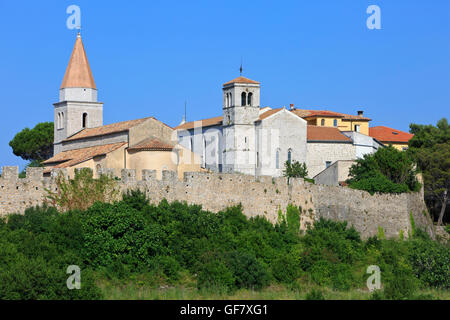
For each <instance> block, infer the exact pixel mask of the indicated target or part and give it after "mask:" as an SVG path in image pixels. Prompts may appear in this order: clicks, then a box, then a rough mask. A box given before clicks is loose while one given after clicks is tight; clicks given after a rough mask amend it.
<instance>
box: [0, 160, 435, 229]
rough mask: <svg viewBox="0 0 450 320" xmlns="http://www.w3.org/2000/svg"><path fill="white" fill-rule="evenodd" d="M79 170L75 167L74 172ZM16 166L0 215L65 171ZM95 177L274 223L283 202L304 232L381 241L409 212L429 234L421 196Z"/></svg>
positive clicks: (219, 180)
mask: <svg viewBox="0 0 450 320" xmlns="http://www.w3.org/2000/svg"><path fill="white" fill-rule="evenodd" d="M77 170H80V169H77ZM18 173H19V170H18V167H3V168H2V176H1V177H0V216H1V215H6V214H9V213H16V212H17V213H23V212H24V210H25V209H26V208H28V207H30V206H36V205H40V204H42V203H43V201H44V200H45V198H46V196H47V195H48V194H47V191H46V189H49V190H56V189H57V184H56V177H57V176H58V175H59V174H61V173H62V174H63V175H64V176H65V177H66V178H68V177H69V176H68V174H67V170H66V169H55V170H52V171H51V173H50V176H46V177H44V170H43V169H42V168H27V170H26V177H25V178H19V177H18V176H19V174H18ZM98 174H107V175H110V176H112V177H114V178H117V184H118V187H119V188H120V191H122V192H126V191H127V190H130V189H139V190H141V191H142V192H145V193H146V195H147V197H148V199H149V200H150V201H151V202H152V203H154V204H157V203H159V202H160V201H161V200H163V199H166V200H167V201H169V202H173V201H181V202H186V203H188V204H197V205H201V206H202V207H203V209H205V210H209V211H213V212H219V211H221V210H225V209H226V208H227V207H230V206H234V205H239V204H240V205H241V206H242V208H243V211H244V214H245V215H246V216H247V217H254V216H257V215H260V216H264V217H265V218H267V219H268V220H269V221H271V222H274V223H275V222H276V221H277V220H278V212H279V210H280V209H281V210H282V211H284V212H285V211H286V207H287V205H288V204H292V205H295V206H297V207H299V208H300V209H301V215H300V225H301V228H302V229H303V230H304V229H306V228H307V227H308V225H311V224H312V223H313V222H314V221H315V220H317V219H319V218H320V217H324V218H327V219H333V220H339V221H343V220H345V221H348V223H349V224H350V225H353V226H354V227H355V228H356V230H358V231H359V232H360V233H361V235H362V236H363V237H369V236H374V235H376V234H377V233H378V228H379V227H381V228H383V230H384V233H385V235H386V236H387V237H398V236H399V234H400V232H403V233H404V234H408V231H410V230H411V222H410V213H412V215H413V217H414V220H415V224H416V227H423V228H426V229H428V231H429V233H430V234H431V235H432V234H433V231H432V228H431V225H432V223H431V220H430V218H429V216H428V215H426V214H424V212H426V210H427V209H426V206H425V203H424V201H423V195H422V194H421V193H407V194H375V195H373V196H371V195H370V194H369V193H367V192H365V191H360V190H353V189H350V188H346V187H339V186H328V185H316V184H312V183H309V182H306V181H304V180H303V179H290V181H289V184H288V181H287V178H285V177H277V178H273V177H270V176H259V177H255V176H252V175H244V174H237V173H212V172H185V173H184V176H183V178H182V179H179V178H178V174H177V172H175V171H162V175H161V179H157V174H156V170H142V175H141V176H142V179H141V180H137V178H136V177H137V175H136V170H133V169H122V170H121V171H120V176H119V177H118V176H117V171H115V170H113V169H102V170H101V171H100V172H97V173H96V175H97V176H98Z"/></svg>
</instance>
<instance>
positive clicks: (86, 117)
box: [81, 112, 88, 129]
mask: <svg viewBox="0 0 450 320" xmlns="http://www.w3.org/2000/svg"><path fill="white" fill-rule="evenodd" d="M87 121H88V115H87V113H86V112H85V113H83V119H82V124H81V127H82V128H83V129H85V128H86V127H87Z"/></svg>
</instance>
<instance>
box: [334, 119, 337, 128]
mask: <svg viewBox="0 0 450 320" xmlns="http://www.w3.org/2000/svg"><path fill="white" fill-rule="evenodd" d="M333 126H334V127H337V119H334V120H333Z"/></svg>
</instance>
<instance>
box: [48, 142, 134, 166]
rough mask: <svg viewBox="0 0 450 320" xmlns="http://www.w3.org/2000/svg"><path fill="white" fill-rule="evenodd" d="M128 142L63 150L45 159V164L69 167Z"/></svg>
mask: <svg viewBox="0 0 450 320" xmlns="http://www.w3.org/2000/svg"><path fill="white" fill-rule="evenodd" d="M126 144H127V143H126V142H119V143H112V144H105V145H102V146H95V147H88V148H82V149H74V150H69V151H63V152H60V153H58V154H57V155H56V156H54V157H52V158H50V159H48V160H46V161H44V164H45V165H46V166H50V167H52V168H68V167H71V166H74V165H76V164H79V163H81V162H84V161H87V160H90V159H92V158H94V157H96V156H101V155H104V154H107V153H110V152H112V151H114V150H117V149H119V148H120V147H122V146H124V145H126Z"/></svg>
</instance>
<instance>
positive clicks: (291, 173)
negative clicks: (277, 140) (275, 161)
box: [283, 160, 308, 178]
mask: <svg viewBox="0 0 450 320" xmlns="http://www.w3.org/2000/svg"><path fill="white" fill-rule="evenodd" d="M283 175H284V176H285V177H287V178H306V176H307V175H308V169H306V163H304V162H303V163H300V162H298V161H296V160H294V161H292V162H289V161H286V162H285V163H284V170H283Z"/></svg>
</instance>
